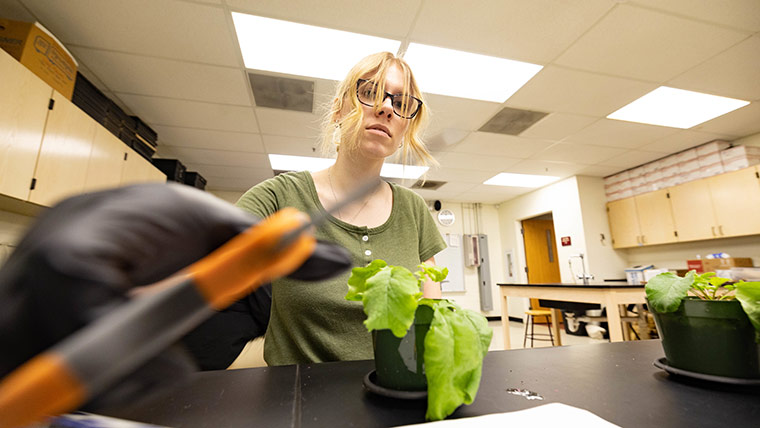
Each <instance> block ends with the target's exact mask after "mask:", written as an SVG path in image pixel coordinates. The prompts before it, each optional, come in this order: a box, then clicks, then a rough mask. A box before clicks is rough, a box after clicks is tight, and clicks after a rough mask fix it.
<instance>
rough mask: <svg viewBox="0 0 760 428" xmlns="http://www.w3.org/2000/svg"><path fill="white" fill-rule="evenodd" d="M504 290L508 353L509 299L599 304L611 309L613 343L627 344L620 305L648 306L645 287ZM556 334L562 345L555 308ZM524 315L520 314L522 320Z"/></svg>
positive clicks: (513, 287) (566, 286) (556, 285)
mask: <svg viewBox="0 0 760 428" xmlns="http://www.w3.org/2000/svg"><path fill="white" fill-rule="evenodd" d="M498 285H499V287H500V290H501V325H502V330H503V331H504V333H503V334H504V349H511V344H510V341H509V298H510V297H528V298H534V299H547V300H561V301H566V302H583V303H597V304H601V305H604V306H606V307H607V324H608V325H609V330H610V331H609V334H610V341H611V342H622V341H623V329H622V326H621V324H620V312H619V311H618V310H617V309H618V305H623V304H635V303H646V301H645V297H646V295H645V293H644V286H643V285H628V284H619V285H618V284H616V285H608V284H591V285H580V284H560V283H553V284H498ZM551 311H552V326H551V328H552V332H553V334H554V337H556V340H557V342H556V343H557V345H558V346H561V345H562V339H561V336H560V334H559V320H560V319H561V317H562V314H561V312H560V310H559V309H556V308H551ZM522 315H523V314H520V316H522Z"/></svg>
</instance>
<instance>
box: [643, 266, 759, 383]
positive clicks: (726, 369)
mask: <svg viewBox="0 0 760 428" xmlns="http://www.w3.org/2000/svg"><path fill="white" fill-rule="evenodd" d="M645 290H646V295H647V301H648V302H649V307H650V309H651V310H652V312H653V314H654V317H655V322H656V324H657V330H658V331H659V333H660V337H661V338H662V346H663V350H664V351H665V358H666V361H667V363H666V364H667V366H668V367H671V368H675V369H678V370H682V371H684V372H685V373H696V374H704V375H708V376H716V377H717V378H715V379H712V380H726V379H728V380H731V379H737V380H741V379H760V282H739V283H736V284H731V283H730V280H729V279H727V278H720V277H716V276H715V273H713V272H708V273H704V274H701V275H700V274H697V273H696V272H695V271H690V272H688V273H687V274H686V275H685V276H684V277H679V276H677V275H675V274H674V273H672V272H666V273H662V274H659V275H657V276H655V277H654V278H652V279H651V280H649V282H647V284H646V287H645ZM682 374H683V373H682ZM721 378H724V379H721Z"/></svg>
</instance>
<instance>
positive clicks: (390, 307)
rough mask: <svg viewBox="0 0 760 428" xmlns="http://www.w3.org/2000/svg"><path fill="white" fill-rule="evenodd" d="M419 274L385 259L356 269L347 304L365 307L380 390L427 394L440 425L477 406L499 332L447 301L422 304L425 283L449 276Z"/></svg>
mask: <svg viewBox="0 0 760 428" xmlns="http://www.w3.org/2000/svg"><path fill="white" fill-rule="evenodd" d="M418 268H419V270H418V271H417V272H415V273H412V272H410V271H409V270H408V269H406V268H404V267H402V266H390V265H388V264H387V263H386V262H385V261H383V260H374V261H373V262H371V263H370V264H369V265H367V266H366V267H363V268H362V267H360V268H354V269H353V270H352V273H351V277H350V278H349V280H348V286H349V290H348V294H346V299H347V300H354V301H361V302H362V303H363V305H364V313H365V314H367V319H366V320H365V321H364V325H365V326H366V327H367V329H368V330H369V331H371V332H373V342H374V345H375V368H376V370H375V372H376V374H377V383H378V384H380V385H381V386H382V387H385V388H388V389H391V390H409V391H419V390H422V391H425V390H426V391H427V412H426V414H425V417H426V418H427V419H428V420H440V419H444V418H446V417H447V416H449V415H450V414H451V413H453V412H454V410H456V409H457V408H458V407H459V406H460V405H462V404H470V403H472V402H473V400H474V399H475V395H476V393H477V391H478V387H479V386H480V376H481V372H482V367H483V358H484V357H485V355H486V353H487V352H488V347H489V345H490V344H491V337H492V335H493V332H492V331H491V329H490V328H489V327H488V321H487V320H486V319H485V317H484V316H482V315H481V314H479V313H477V312H474V311H471V310H467V309H463V308H461V307H459V306H458V305H457V304H456V303H454V302H452V301H450V300H447V299H425V298H422V292H421V291H420V290H421V286H422V283H423V282H424V281H425V278H426V277H427V278H430V279H431V280H432V281H435V282H440V281H443V280H444V279H445V278H446V275H448V269H446V268H443V269H441V268H439V267H437V266H428V265H425V264H421V265H419V266H418Z"/></svg>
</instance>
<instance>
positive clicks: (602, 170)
mask: <svg viewBox="0 0 760 428" xmlns="http://www.w3.org/2000/svg"><path fill="white" fill-rule="evenodd" d="M624 169H625V168H620V167H617V166H604V165H591V166H587V167H585V168H583V169H581V170H580V171H578V175H588V176H591V177H607V176H609V175H612V174H617V173H618V172H620V171H622V170H624Z"/></svg>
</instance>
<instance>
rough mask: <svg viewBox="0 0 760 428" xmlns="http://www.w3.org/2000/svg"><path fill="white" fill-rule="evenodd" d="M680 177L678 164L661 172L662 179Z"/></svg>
mask: <svg viewBox="0 0 760 428" xmlns="http://www.w3.org/2000/svg"><path fill="white" fill-rule="evenodd" d="M674 175H678V164H674V165H670V166H667V167H665V168H662V169H661V170H660V177H661V178H667V177H672V176H674Z"/></svg>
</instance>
